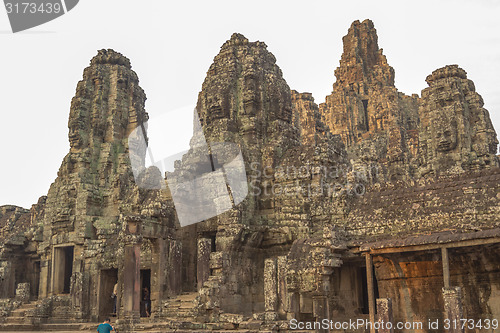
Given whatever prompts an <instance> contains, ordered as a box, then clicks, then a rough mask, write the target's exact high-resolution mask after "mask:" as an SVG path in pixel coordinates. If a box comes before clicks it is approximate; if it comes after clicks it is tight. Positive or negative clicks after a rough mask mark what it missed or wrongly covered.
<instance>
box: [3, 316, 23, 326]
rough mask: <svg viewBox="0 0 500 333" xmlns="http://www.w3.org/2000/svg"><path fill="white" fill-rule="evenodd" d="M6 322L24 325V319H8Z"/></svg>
mask: <svg viewBox="0 0 500 333" xmlns="http://www.w3.org/2000/svg"><path fill="white" fill-rule="evenodd" d="M5 322H6V323H7V324H22V323H24V317H7V319H6V320H5Z"/></svg>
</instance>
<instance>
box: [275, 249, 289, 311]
mask: <svg viewBox="0 0 500 333" xmlns="http://www.w3.org/2000/svg"><path fill="white" fill-rule="evenodd" d="M276 265H277V279H278V311H279V313H280V314H281V315H285V314H286V313H287V312H288V311H289V306H288V302H287V290H286V271H287V262H286V256H279V257H278V259H277V261H276Z"/></svg>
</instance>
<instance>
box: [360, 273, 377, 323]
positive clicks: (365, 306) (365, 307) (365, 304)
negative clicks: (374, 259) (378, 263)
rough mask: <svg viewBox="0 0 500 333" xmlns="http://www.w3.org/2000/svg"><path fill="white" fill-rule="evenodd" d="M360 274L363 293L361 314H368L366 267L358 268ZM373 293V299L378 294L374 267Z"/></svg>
mask: <svg viewBox="0 0 500 333" xmlns="http://www.w3.org/2000/svg"><path fill="white" fill-rule="evenodd" d="M360 274H361V288H362V294H363V314H369V313H370V310H369V305H368V280H367V278H366V268H365V267H362V268H360ZM372 274H373V293H374V295H375V299H377V298H379V294H378V282H377V277H376V275H375V267H373V273H372Z"/></svg>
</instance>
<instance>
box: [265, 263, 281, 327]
mask: <svg viewBox="0 0 500 333" xmlns="http://www.w3.org/2000/svg"><path fill="white" fill-rule="evenodd" d="M264 307H265V310H266V320H267V321H273V320H276V319H277V312H276V311H277V310H278V281H277V265H276V258H269V259H266V260H265V261H264Z"/></svg>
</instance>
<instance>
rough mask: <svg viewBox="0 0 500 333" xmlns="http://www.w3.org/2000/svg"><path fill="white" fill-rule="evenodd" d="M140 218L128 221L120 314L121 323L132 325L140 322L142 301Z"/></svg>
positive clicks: (127, 325)
mask: <svg viewBox="0 0 500 333" xmlns="http://www.w3.org/2000/svg"><path fill="white" fill-rule="evenodd" d="M139 222H140V221H139V220H138V219H137V218H135V219H129V220H128V222H127V234H126V235H125V238H124V253H123V259H124V264H123V274H122V276H123V279H122V281H123V294H122V297H121V299H120V301H121V304H122V305H123V311H124V313H123V315H121V316H120V319H121V320H120V324H121V325H124V326H125V327H132V326H133V325H134V324H136V323H139V322H140V317H141V313H140V304H141V303H140V302H141V269H140V266H141V243H142V236H140V231H139V229H140V226H139Z"/></svg>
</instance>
